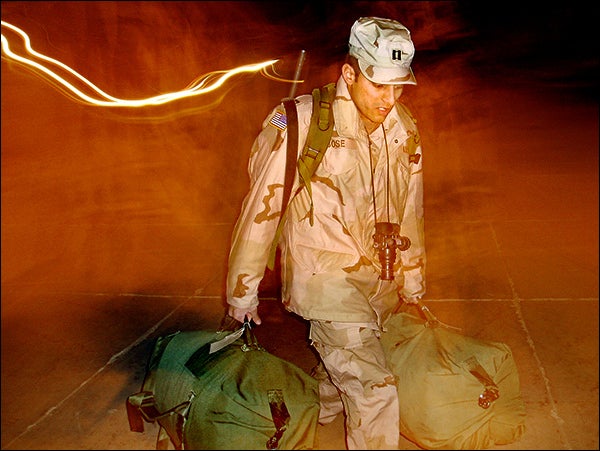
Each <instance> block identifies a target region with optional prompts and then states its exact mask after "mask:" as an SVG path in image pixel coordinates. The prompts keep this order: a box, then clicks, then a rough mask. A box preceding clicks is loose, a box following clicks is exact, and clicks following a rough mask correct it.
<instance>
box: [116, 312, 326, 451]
mask: <svg viewBox="0 0 600 451" xmlns="http://www.w3.org/2000/svg"><path fill="white" fill-rule="evenodd" d="M231 321H235V320H233V319H231ZM236 324H237V325H239V324H240V323H236ZM319 408H320V407H319V389H318V383H317V381H316V380H315V379H314V378H313V377H311V376H310V375H308V374H307V373H306V372H305V371H304V370H302V369H301V368H299V367H297V366H296V365H294V364H292V363H291V362H288V361H286V360H283V359H281V358H279V357H277V356H275V355H273V354H270V353H269V352H267V351H266V350H264V348H262V347H261V346H260V345H259V344H258V342H257V340H256V338H255V337H254V334H253V333H252V330H251V326H250V325H249V324H248V323H245V324H244V325H243V326H242V328H240V329H238V330H236V331H234V332H232V331H231V330H221V331H201V330H200V331H190V332H177V333H174V334H171V335H168V336H165V337H161V338H159V339H158V340H157V342H156V345H155V347H154V350H153V353H152V355H151V357H150V359H149V362H148V369H147V373H146V378H145V379H144V383H143V386H142V390H141V391H140V392H138V393H135V394H133V395H131V396H129V397H128V399H127V413H128V418H129V425H130V429H131V430H132V431H135V432H143V430H144V425H143V424H144V421H146V422H152V423H153V422H155V421H156V422H158V424H159V426H160V429H159V433H158V438H157V444H156V448H157V449H168V444H169V440H170V441H171V443H172V444H173V446H174V447H175V449H229V450H231V449H315V448H316V444H317V443H316V441H317V438H316V437H317V421H318V416H319Z"/></svg>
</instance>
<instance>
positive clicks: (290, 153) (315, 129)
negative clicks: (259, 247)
mask: <svg viewBox="0 0 600 451" xmlns="http://www.w3.org/2000/svg"><path fill="white" fill-rule="evenodd" d="M312 97H313V111H312V116H311V118H310V127H309V130H308V135H307V137H306V141H305V143H304V148H303V149H302V154H301V155H300V157H299V158H298V161H297V164H294V161H295V160H296V155H297V152H298V112H297V110H296V103H295V101H294V99H285V100H284V102H283V104H284V107H285V111H286V116H287V126H288V134H287V157H286V164H285V180H284V183H283V203H282V205H281V215H280V216H279V224H278V225H277V231H276V232H275V238H274V239H273V242H272V243H271V250H270V253H269V261H268V263H267V267H268V268H269V269H270V270H273V268H274V267H275V254H276V252H277V245H278V243H279V237H280V236H281V231H282V229H283V224H284V223H285V220H284V217H285V215H286V214H287V207H288V204H289V198H290V193H291V190H292V184H293V182H294V175H295V171H294V169H295V168H296V167H297V168H298V174H299V176H300V186H299V188H298V190H297V191H296V193H297V192H299V191H300V189H302V187H303V186H306V189H307V191H308V195H309V198H310V212H309V213H310V215H309V221H310V225H313V223H314V222H313V203H312V189H311V186H310V180H311V178H312V175H313V174H314V172H315V171H316V169H317V166H319V163H321V160H322V159H323V155H324V154H325V151H326V150H327V147H328V146H329V141H330V140H331V134H332V133H333V108H332V104H333V99H334V98H335V83H329V84H327V85H325V86H323V87H321V88H315V89H313V91H312Z"/></svg>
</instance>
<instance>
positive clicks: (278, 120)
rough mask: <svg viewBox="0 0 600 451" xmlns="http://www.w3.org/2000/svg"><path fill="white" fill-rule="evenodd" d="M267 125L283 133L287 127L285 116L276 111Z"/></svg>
mask: <svg viewBox="0 0 600 451" xmlns="http://www.w3.org/2000/svg"><path fill="white" fill-rule="evenodd" d="M269 124H271V125H272V126H273V127H275V128H278V129H279V130H282V131H283V130H285V129H286V127H287V116H286V115H285V114H283V113H281V112H279V111H276V112H275V114H274V115H273V117H272V118H271V120H270V121H269Z"/></svg>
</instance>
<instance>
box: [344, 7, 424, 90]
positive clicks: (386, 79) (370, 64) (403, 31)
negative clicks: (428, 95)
mask: <svg viewBox="0 0 600 451" xmlns="http://www.w3.org/2000/svg"><path fill="white" fill-rule="evenodd" d="M348 46H349V53H350V55H352V56H354V57H356V58H357V59H358V65H359V66H360V70H361V72H362V74H363V75H364V76H365V77H366V78H367V79H368V80H370V81H372V82H373V83H379V84H389V85H402V84H408V85H416V84H417V80H416V79H415V75H414V74H413V71H412V69H411V68H410V64H411V62H412V59H413V56H414V55H415V46H414V44H413V42H412V40H411V38H410V31H409V30H408V28H406V27H405V26H404V25H402V24H401V23H400V22H397V21H395V20H391V19H382V18H379V17H361V18H360V19H358V20H357V21H356V22H354V25H352V29H351V30H350V41H349V43H348Z"/></svg>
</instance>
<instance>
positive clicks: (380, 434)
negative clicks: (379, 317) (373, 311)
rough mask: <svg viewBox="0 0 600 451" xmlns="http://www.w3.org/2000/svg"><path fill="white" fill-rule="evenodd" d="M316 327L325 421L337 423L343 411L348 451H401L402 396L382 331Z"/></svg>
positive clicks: (321, 323) (319, 324)
mask: <svg viewBox="0 0 600 451" xmlns="http://www.w3.org/2000/svg"><path fill="white" fill-rule="evenodd" d="M310 324H311V326H310V339H311V342H312V345H313V346H314V348H315V349H316V350H317V352H318V353H319V355H320V356H321V361H322V364H319V365H317V367H315V369H314V370H313V375H314V376H315V377H316V378H317V379H318V380H319V395H320V397H321V411H320V414H319V422H320V423H321V424H326V423H328V422H331V421H333V420H334V419H335V417H336V416H337V415H338V414H339V413H341V412H342V410H343V411H345V413H346V445H347V447H348V449H398V445H399V440H400V423H399V422H400V412H399V405H398V392H397V389H396V383H395V380H394V375H393V374H392V372H391V371H390V370H389V369H388V367H387V365H386V360H385V356H384V353H383V349H382V347H381V343H380V341H379V330H378V329H377V326H376V325H370V324H362V325H361V324H345V323H333V322H330V321H311V322H310Z"/></svg>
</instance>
